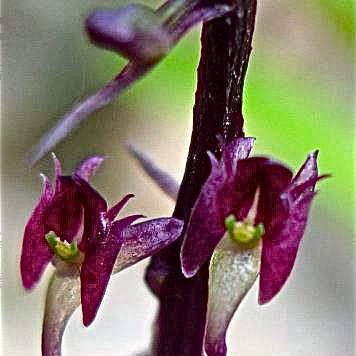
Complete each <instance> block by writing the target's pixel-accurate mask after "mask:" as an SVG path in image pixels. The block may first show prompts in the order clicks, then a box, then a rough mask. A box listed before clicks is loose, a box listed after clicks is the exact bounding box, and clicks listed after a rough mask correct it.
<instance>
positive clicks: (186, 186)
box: [146, 0, 256, 356]
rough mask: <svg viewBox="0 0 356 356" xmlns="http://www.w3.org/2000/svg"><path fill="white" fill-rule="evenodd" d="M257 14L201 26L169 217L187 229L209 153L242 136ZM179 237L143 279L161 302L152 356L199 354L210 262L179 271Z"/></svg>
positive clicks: (245, 12) (246, 4)
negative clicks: (185, 141) (188, 123)
mask: <svg viewBox="0 0 356 356" xmlns="http://www.w3.org/2000/svg"><path fill="white" fill-rule="evenodd" d="M255 15H256V0H239V4H238V5H237V9H236V10H235V11H233V12H231V13H229V14H227V15H225V16H223V17H221V18H218V19H214V20H212V21H209V22H207V23H206V24H204V25H203V29H202V35H201V58H200V63H199V67H198V84H197V90H196V94H195V106H194V110H193V132H192V137H191V143H190V148H189V153H188V158H187V163H186V169H185V173H184V177H183V180H182V183H181V186H180V191H179V194H178V199H177V203H176V207H175V210H174V212H173V216H174V217H175V218H178V219H182V220H184V221H185V225H187V223H188V221H189V218H190V214H191V211H192V208H193V206H194V203H195V201H196V199H197V197H198V195H199V193H200V190H201V188H202V185H203V184H204V182H205V180H206V178H207V177H208V175H209V173H210V162H209V159H208V156H207V151H211V152H213V153H214V154H215V155H216V156H217V157H218V158H220V156H221V150H222V145H221V141H223V142H225V143H229V142H230V141H231V140H232V139H234V138H236V137H243V136H244V131H243V123H244V119H243V114H242V97H243V85H244V79H245V75H246V70H247V65H248V60H249V57H250V52H251V49H252V47H251V41H252V35H253V30H254V23H255ZM183 236H184V232H183V234H182V236H181V237H180V238H179V239H178V240H177V241H176V242H175V243H173V244H171V245H170V246H168V247H166V248H165V249H164V250H163V251H161V252H160V253H159V254H158V255H156V256H154V257H152V259H151V262H150V265H149V266H148V268H147V271H146V281H147V283H148V285H149V287H150V288H151V290H152V291H153V293H154V294H155V295H156V296H157V298H158V299H159V311H158V315H157V319H156V321H155V325H154V334H153V342H152V351H151V356H200V355H202V352H203V339H204V331H205V322H206V308H207V298H208V263H206V264H205V265H204V266H203V267H202V268H201V269H200V271H199V272H198V273H197V274H196V275H195V276H194V277H192V278H189V279H187V278H185V277H184V276H183V274H182V272H181V265H180V259H179V255H180V247H181V244H182V239H183ZM201 238H202V239H204V236H202V237H201Z"/></svg>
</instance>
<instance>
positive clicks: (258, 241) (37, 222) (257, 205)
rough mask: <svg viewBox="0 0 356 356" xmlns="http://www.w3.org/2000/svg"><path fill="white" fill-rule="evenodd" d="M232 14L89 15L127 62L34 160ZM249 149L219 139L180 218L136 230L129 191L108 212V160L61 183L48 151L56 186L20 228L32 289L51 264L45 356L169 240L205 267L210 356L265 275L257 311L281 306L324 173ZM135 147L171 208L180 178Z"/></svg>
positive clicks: (216, 10) (26, 279)
mask: <svg viewBox="0 0 356 356" xmlns="http://www.w3.org/2000/svg"><path fill="white" fill-rule="evenodd" d="M235 7H236V3H235V2H230V1H229V0H222V1H219V2H213V1H206V0H190V1H188V0H183V1H181V0H168V1H167V2H166V3H165V4H163V5H162V6H161V7H160V8H158V9H157V10H152V9H150V8H149V7H147V6H144V5H127V6H124V7H120V8H117V9H114V10H109V9H101V10H96V11H95V12H93V13H92V14H91V15H89V16H88V18H87V20H86V30H87V33H88V35H89V38H90V40H91V41H92V42H93V43H95V44H96V45H98V46H100V47H104V48H108V49H111V50H114V51H116V52H118V53H119V54H121V55H123V56H125V57H126V58H127V59H128V60H129V63H128V64H127V65H126V67H125V68H124V69H123V70H122V72H121V73H119V74H118V75H117V76H116V77H115V78H114V79H113V80H112V81H111V82H110V83H109V84H107V85H106V86H104V87H103V88H102V89H100V90H99V91H98V92H97V93H96V94H94V95H93V96H91V97H89V98H87V99H85V100H84V101H83V102H82V103H80V104H78V105H77V106H76V107H74V109H73V110H72V111H71V112H70V113H68V114H67V115H66V116H65V117H64V118H63V119H62V121H60V123H59V124H58V125H57V126H56V127H55V128H54V129H53V130H52V131H51V132H50V133H49V134H48V135H47V136H46V137H45V138H44V139H43V140H42V141H41V142H40V144H39V145H38V147H37V148H36V149H35V151H34V152H33V155H32V159H31V161H32V163H34V162H36V161H37V160H38V159H40V158H41V157H42V156H43V155H44V154H46V153H47V152H48V151H49V150H51V148H52V147H53V146H54V145H55V144H56V143H58V141H59V140H61V139H62V138H64V137H65V136H66V135H67V134H68V133H69V132H70V131H71V130H72V129H73V128H75V127H76V126H77V125H78V124H79V122H80V121H81V120H83V119H85V118H86V117H87V116H88V115H89V114H91V113H92V112H93V111H95V110H97V109H99V108H101V107H103V106H104V105H106V104H108V103H109V102H110V101H111V100H113V99H114V98H115V97H116V96H117V95H118V94H119V93H120V92H122V90H124V89H126V88H127V87H128V86H129V85H131V84H132V83H133V82H134V81H135V80H137V79H139V78H140V77H141V76H142V75H143V74H145V73H146V72H148V71H149V70H150V69H151V68H152V67H153V66H154V65H155V64H157V63H158V62H159V61H160V60H161V59H162V58H163V57H164V56H165V55H166V54H167V53H168V52H169V50H170V49H171V48H172V47H173V46H174V45H175V44H176V43H177V42H178V41H179V39H180V38H181V37H182V36H183V35H184V34H185V33H186V32H187V31H188V30H189V29H190V28H192V26H194V25H196V24H197V23H200V22H204V21H207V20H211V19H213V18H216V17H220V16H223V15H224V14H226V13H228V12H231V11H233V10H234V9H235ZM241 16H242V15H241ZM254 141H255V139H254V138H251V137H236V136H235V137H234V138H232V139H230V140H223V139H220V146H221V153H222V154H221V157H220V158H219V157H218V156H216V155H214V154H213V153H212V152H210V151H207V152H206V155H207V156H208V157H209V159H210V165H211V167H210V174H209V175H208V177H207V178H206V179H205V182H204V184H203V185H202V187H201V189H200V194H199V195H198V197H197V199H196V201H195V204H194V206H193V208H192V211H191V213H190V214H189V216H188V217H187V218H186V219H184V220H185V221H183V220H180V219H176V218H173V217H163V218H156V219H151V220H147V219H146V220H145V221H141V222H137V220H139V219H144V218H145V216H144V215H141V214H134V215H130V216H127V217H124V218H120V219H117V216H118V214H119V213H120V212H121V210H122V209H123V208H124V206H125V205H126V203H127V202H128V201H129V200H130V199H131V198H133V196H134V195H133V194H126V195H125V196H124V197H123V198H122V199H121V200H119V201H118V202H117V203H116V204H115V205H114V206H113V207H111V208H108V204H107V202H106V200H105V199H104V198H103V197H102V196H101V195H100V193H98V192H97V191H96V190H95V188H94V187H93V186H92V185H91V184H90V179H91V178H92V176H93V175H94V174H95V172H96V170H97V169H98V168H99V166H100V165H101V164H102V162H103V161H104V156H101V155H95V156H90V157H87V158H86V159H84V160H83V161H82V162H81V163H79V165H78V166H77V167H76V168H75V169H74V171H73V173H72V174H71V175H68V176H66V175H63V174H62V168H61V163H60V161H59V160H58V159H57V158H56V156H54V155H53V162H54V178H53V182H52V183H51V182H50V180H49V179H48V178H47V176H45V175H42V179H43V190H42V194H41V196H40V199H39V201H38V203H37V205H36V206H35V208H34V210H33V212H32V214H31V216H30V218H29V220H28V222H27V224H26V226H25V231H24V236H23V246H22V255H21V261H20V267H21V276H22V282H23V286H24V288H25V289H26V290H29V291H30V290H32V289H33V288H34V287H35V286H36V284H37V283H38V282H39V280H40V278H41V276H42V274H43V272H44V270H45V269H46V267H47V266H48V265H49V264H50V263H52V265H53V266H54V272H53V274H52V277H51V280H50V283H49V286H48V290H47V297H46V305H45V313H44V321H43V331H42V353H43V355H44V356H60V355H61V342H62V335H63V332H64V329H65V327H66V324H67V322H68V320H69V318H70V316H71V315H72V314H73V312H74V310H75V309H76V308H78V307H79V306H81V309H82V316H83V324H84V325H85V326H89V325H90V324H91V323H92V322H93V321H94V319H95V317H96V315H97V313H98V310H99V307H100V305H101V302H102V300H103V298H104V294H105V292H106V289H107V286H108V282H109V280H110V277H111V275H112V274H115V273H118V272H120V271H122V270H123V269H125V268H127V267H130V266H132V265H134V264H135V263H137V262H139V261H141V260H142V259H144V258H147V257H150V256H156V255H157V254H158V253H160V252H161V251H162V250H164V249H165V248H167V246H168V245H170V244H173V243H174V244H176V245H177V246H178V247H179V249H180V259H179V264H180V268H181V274H182V276H184V277H183V278H187V279H189V278H192V277H193V276H195V275H196V274H197V273H198V271H199V270H200V269H201V268H202V266H203V265H205V264H206V263H208V264H209V279H208V281H207V283H208V301H207V305H206V310H207V313H206V324H205V335H204V349H205V352H206V353H207V355H208V356H225V355H226V353H227V347H226V341H225V338H226V332H227V329H228V326H229V323H230V321H231V319H232V317H233V315H234V313H235V312H236V310H237V308H238V306H239V305H240V303H241V301H242V300H243V298H244V297H245V295H246V294H247V293H248V291H249V290H250V289H251V287H252V285H253V284H254V282H255V280H256V279H257V277H258V275H259V276H260V279H259V303H260V304H264V303H267V302H269V301H270V300H271V299H272V298H274V297H275V296H276V295H277V294H278V293H279V291H280V290H281V289H282V287H283V285H284V284H285V282H286V281H287V279H288V277H289V276H290V274H291V272H292V269H293V265H294V263H295V259H296V256H297V252H298V248H299V244H300V242H301V239H302V237H303V233H304V230H305V227H306V223H307V219H308V213H309V208H310V204H311V202H312V200H313V198H314V196H315V194H316V192H315V187H316V183H317V182H318V180H320V179H321V178H323V177H325V176H319V174H318V168H317V155H318V152H317V151H315V152H312V153H311V154H309V156H308V157H307V159H306V161H305V162H304V164H303V165H302V166H301V168H300V169H299V171H298V173H297V174H296V175H295V176H294V177H293V174H292V172H291V170H290V169H289V168H288V167H286V166H285V165H284V164H282V163H280V162H278V161H274V160H272V159H270V158H267V157H250V152H251V150H252V148H253V144H254ZM129 151H130V153H131V154H132V155H133V156H134V157H135V158H136V159H137V160H138V162H139V163H140V164H141V166H142V168H143V169H144V171H146V173H147V174H148V175H149V176H150V177H151V178H152V179H153V180H154V181H155V182H156V183H157V184H158V185H159V187H160V188H161V189H162V190H163V191H164V192H165V193H167V195H168V196H169V197H170V198H172V199H174V200H176V199H177V197H178V195H179V192H180V187H179V185H178V184H177V183H176V182H175V180H174V179H173V178H171V177H170V175H169V174H167V173H166V172H165V171H163V170H161V169H160V168H158V167H157V166H156V165H155V163H154V162H153V161H152V160H151V159H150V158H149V156H148V155H147V154H146V153H144V152H141V151H140V150H139V149H138V148H136V147H135V146H132V145H130V146H129ZM158 277H159V278H160V277H162V276H158ZM173 292H174V291H173ZM187 342H189V340H187Z"/></svg>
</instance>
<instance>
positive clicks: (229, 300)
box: [204, 234, 261, 356]
mask: <svg viewBox="0 0 356 356" xmlns="http://www.w3.org/2000/svg"><path fill="white" fill-rule="evenodd" d="M260 258H261V246H260V245H258V246H256V247H254V248H251V249H240V248H239V247H238V246H237V244H236V243H234V242H232V241H231V239H230V238H229V236H228V234H225V236H224V237H223V239H222V240H221V241H220V243H219V244H218V245H217V247H216V249H215V251H214V253H213V256H212V258H211V261H210V269H209V299H208V312H207V326H206V334H205V343H204V346H205V351H206V353H207V355H208V356H225V355H226V351H227V348H226V343H225V337H226V330H227V328H228V326H229V324H230V321H231V319H232V317H233V315H234V313H235V311H236V309H237V308H238V306H239V305H240V303H241V302H242V300H243V298H244V297H245V295H246V293H247V292H248V291H249V290H250V288H251V287H252V285H253V283H254V282H255V280H256V278H257V276H258V273H259V266H260Z"/></svg>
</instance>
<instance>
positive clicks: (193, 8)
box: [30, 0, 236, 164]
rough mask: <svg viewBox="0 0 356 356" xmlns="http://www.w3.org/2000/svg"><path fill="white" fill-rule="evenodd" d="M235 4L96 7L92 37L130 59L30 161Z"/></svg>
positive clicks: (176, 0)
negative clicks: (201, 25) (194, 30)
mask: <svg viewBox="0 0 356 356" xmlns="http://www.w3.org/2000/svg"><path fill="white" fill-rule="evenodd" d="M235 7H236V2H234V1H230V0H224V1H221V2H218V3H216V2H214V1H205V0H193V1H192V0H183V1H181V0H168V1H167V2H165V3H164V4H163V5H162V6H160V7H159V8H158V9H156V10H154V9H152V8H150V7H148V6H145V5H141V4H130V5H125V6H121V7H119V8H116V9H97V10H95V11H94V12H93V13H91V14H90V15H89V16H88V18H87V19H86V22H85V28H86V31H87V34H88V36H89V39H90V40H91V42H92V43H94V44H95V45H97V46H99V47H102V48H105V49H109V50H113V51H115V52H116V53H118V54H120V55H122V56H124V57H126V58H127V59H128V60H129V63H128V64H127V65H126V66H125V67H124V68H123V69H122V71H121V72H120V73H118V74H117V75H116V76H115V77H114V78H113V79H112V80H111V81H110V82H109V83H108V84H106V85H105V86H104V87H102V88H101V89H99V90H98V91H97V92H96V93H95V94H93V95H91V96H89V97H88V98H86V99H84V100H83V101H82V102H80V103H79V104H77V105H75V106H74V107H73V109H72V110H71V111H70V112H69V113H67V114H66V115H65V116H64V117H63V118H62V119H61V120H60V121H59V123H58V124H57V125H56V126H55V127H54V128H53V129H52V130H51V131H49V132H48V133H47V135H46V136H44V137H43V138H42V140H41V141H40V143H39V144H38V145H37V146H36V147H35V148H34V150H33V152H32V155H31V157H30V163H31V164H34V163H36V162H37V161H38V160H39V159H41V158H42V157H43V156H44V155H45V154H46V153H47V152H49V151H50V150H51V149H52V148H53V147H54V146H55V145H56V144H57V143H58V142H59V141H60V140H62V139H63V138H65V137H66V136H67V135H68V134H69V133H70V132H71V131H72V130H73V129H74V128H76V127H77V126H78V125H79V124H80V122H81V121H82V120H84V119H85V118H86V117H87V116H88V115H90V114H91V113H93V112H95V111H96V110H99V109H100V108H102V107H104V106H105V105H107V104H109V103H110V102H111V101H112V100H114V99H115V98H116V97H117V96H118V95H119V94H120V93H122V92H123V91H124V90H126V89H127V88H128V87H130V86H131V85H132V84H133V83H134V82H135V81H137V80H138V79H140V78H141V77H142V76H143V75H145V74H146V73H147V72H149V71H150V70H151V69H152V68H153V67H154V66H155V65H156V64H157V63H159V61H161V60H162V58H163V57H165V56H166V55H167V54H168V53H169V51H170V50H171V49H172V48H173V47H174V46H175V45H176V44H177V43H178V41H179V40H180V39H181V38H182V37H183V36H184V35H185V34H186V33H187V32H188V31H189V30H190V29H191V28H192V27H193V26H195V25H197V24H199V23H202V22H205V21H209V20H211V19H213V18H216V17H220V16H223V15H224V14H226V13H227V12H229V11H232V10H233V9H234V8H235Z"/></svg>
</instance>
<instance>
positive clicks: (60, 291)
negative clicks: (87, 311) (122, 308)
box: [42, 263, 80, 356]
mask: <svg viewBox="0 0 356 356" xmlns="http://www.w3.org/2000/svg"><path fill="white" fill-rule="evenodd" d="M79 270H80V268H79V266H77V265H69V264H65V263H62V268H57V269H56V271H55V272H54V274H53V276H52V278H51V281H50V284H49V286H48V290H47V296H46V305H45V313H44V319H43V326H42V356H61V354H62V353H61V344H62V335H63V332H64V329H65V327H66V325H67V322H68V320H69V318H70V317H71V315H72V314H73V312H74V311H75V309H76V308H77V307H78V306H79V305H80V279H79Z"/></svg>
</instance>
